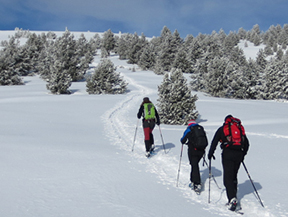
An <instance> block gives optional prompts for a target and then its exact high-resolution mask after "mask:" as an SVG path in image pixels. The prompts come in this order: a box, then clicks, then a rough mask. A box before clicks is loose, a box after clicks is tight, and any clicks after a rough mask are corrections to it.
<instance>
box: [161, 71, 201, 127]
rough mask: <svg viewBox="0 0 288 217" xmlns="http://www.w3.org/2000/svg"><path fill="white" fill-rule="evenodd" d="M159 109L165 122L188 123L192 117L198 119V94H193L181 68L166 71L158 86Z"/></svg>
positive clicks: (162, 120)
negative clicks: (169, 71)
mask: <svg viewBox="0 0 288 217" xmlns="http://www.w3.org/2000/svg"><path fill="white" fill-rule="evenodd" d="M158 95H159V99H158V100H157V101H158V102H159V103H158V108H159V109H158V110H159V116H160V118H161V122H162V123H164V124H176V125H177V124H178V125H181V124H186V123H187V121H188V120H190V119H196V118H197V117H198V112H197V111H196V105H195V102H196V100H197V99H198V97H197V95H192V94H191V91H190V90H189V88H188V85H187V80H186V78H184V76H183V73H182V72H181V70H179V69H172V72H171V74H169V73H166V74H165V75H164V78H163V82H162V84H161V85H160V86H158Z"/></svg>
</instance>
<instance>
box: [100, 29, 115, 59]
mask: <svg viewBox="0 0 288 217" xmlns="http://www.w3.org/2000/svg"><path fill="white" fill-rule="evenodd" d="M115 43H116V41H115V38H114V34H113V32H112V31H111V30H110V29H108V30H107V31H106V32H104V34H103V38H102V45H101V47H102V48H103V49H104V50H105V51H106V52H107V54H108V56H109V55H110V52H111V51H112V50H113V49H114V48H115Z"/></svg>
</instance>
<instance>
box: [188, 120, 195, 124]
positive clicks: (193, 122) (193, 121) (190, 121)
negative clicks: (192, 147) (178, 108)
mask: <svg viewBox="0 0 288 217" xmlns="http://www.w3.org/2000/svg"><path fill="white" fill-rule="evenodd" d="M192 124H196V121H195V120H194V119H191V120H189V121H188V126H191V125H192Z"/></svg>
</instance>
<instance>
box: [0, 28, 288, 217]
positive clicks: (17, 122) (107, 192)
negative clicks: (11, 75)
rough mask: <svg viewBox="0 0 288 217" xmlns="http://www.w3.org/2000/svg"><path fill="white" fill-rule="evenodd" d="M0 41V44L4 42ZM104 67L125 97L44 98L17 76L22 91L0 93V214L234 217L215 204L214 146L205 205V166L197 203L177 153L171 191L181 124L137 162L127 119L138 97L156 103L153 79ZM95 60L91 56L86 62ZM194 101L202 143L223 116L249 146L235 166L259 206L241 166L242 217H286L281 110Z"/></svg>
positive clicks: (39, 83) (269, 105) (134, 122)
mask: <svg viewBox="0 0 288 217" xmlns="http://www.w3.org/2000/svg"><path fill="white" fill-rule="evenodd" d="M2 33H3V32H0V39H1V40H3V39H7V35H5V34H3V35H2ZM84 34H85V33H84ZM248 48H251V45H249V46H248ZM248 48H247V49H248ZM246 52H248V53H249V51H248V50H247V51H246ZM252 52H254V53H255V51H252ZM110 59H111V60H112V61H113V62H114V64H115V66H119V67H118V68H117V71H118V72H120V73H121V75H122V76H124V78H125V80H126V81H127V82H128V83H129V85H128V90H129V91H128V92H127V93H126V94H123V95H88V93H87V92H86V82H75V83H73V84H72V86H71V88H70V90H72V92H73V94H71V95H52V94H49V92H48V91H47V90H46V83H45V82H44V81H43V80H41V79H40V78H39V77H38V76H34V77H25V78H24V81H25V85H22V86H0V93H1V94H0V120H1V121H0V128H1V131H0V147H1V152H0V159H1V164H0V182H1V187H0V195H2V196H1V199H0V204H1V206H0V213H1V216H9V217H31V216H41V217H51V216H57V217H58V216H59V217H60V216H61V217H66V216H67V217H74V216H75V217H79V216H83V217H92V216H93V217H94V216H104V217H106V216H107V217H108V216H109V217H110V216H126V217H130V216H131V217H135V216H140V217H146V216H149V217H150V216H155V217H156V216H157V217H159V216H165V217H174V216H180V217H181V216H191V215H193V216H201V217H209V216H238V214H234V213H232V212H230V211H228V210H227V209H226V207H225V206H224V205H225V203H226V202H227V201H226V200H227V199H226V192H225V188H224V186H223V182H222V176H223V174H222V166H221V157H220V155H221V150H220V147H217V151H216V153H215V156H216V160H213V161H212V173H213V175H214V176H215V179H216V181H217V183H218V185H219V186H220V187H221V189H218V188H217V186H216V184H215V183H214V181H213V180H211V203H208V184H209V179H208V176H209V175H208V168H207V167H206V166H205V165H204V166H203V165H202V161H201V163H200V168H201V176H202V182H203V183H204V191H203V192H202V194H201V195H200V196H197V195H196V194H195V193H194V192H192V191H191V190H190V189H189V188H188V184H189V173H190V165H189V163H188V158H187V147H186V146H184V149H183V157H182V161H181V167H180V178H179V186H178V187H176V178H177V172H178V168H179V159H180V152H181V143H180V138H181V137H182V135H183V132H184V130H185V129H186V126H171V125H164V124H161V125H160V128H159V127H158V126H156V127H155V129H154V131H153V133H154V137H155V144H156V155H155V156H153V157H152V158H150V159H147V158H146V157H145V149H144V142H143V132H142V127H141V124H140V121H138V119H137V118H136V114H137V111H138V108H139V105H140V103H141V102H142V99H143V97H144V96H148V97H149V98H150V99H151V100H152V102H154V104H156V105H157V98H158V96H157V87H158V85H160V84H161V82H162V78H163V76H160V75H156V74H154V73H153V72H151V71H140V70H139V69H138V70H137V71H136V72H132V70H131V68H132V67H131V65H128V64H127V63H126V61H121V60H119V59H118V57H117V56H111V57H110ZM99 62H100V58H99V56H96V57H95V59H94V63H93V64H94V65H97V63H99ZM193 94H195V93H193ZM197 95H198V97H199V100H198V101H197V102H196V106H197V110H198V111H199V114H200V117H199V119H198V120H197V121H198V122H199V123H200V124H201V125H202V126H204V128H205V130H206V132H207V135H208V139H209V142H211V140H212V138H213V135H214V133H215V132H216V130H217V129H218V127H219V126H221V125H222V123H223V119H224V117H225V116H226V115H228V114H232V115H234V116H236V117H238V118H240V119H241V120H242V122H243V124H244V127H245V130H246V132H247V136H248V139H249V141H250V150H249V152H248V155H247V156H246V158H245V164H246V166H247V168H248V171H249V173H250V176H251V177H252V179H253V182H254V184H255V186H256V189H257V191H258V193H259V195H260V197H261V199H262V201H263V203H264V205H265V208H263V207H262V206H261V205H260V203H259V201H258V200H257V198H256V196H255V193H254V189H253V187H252V185H251V182H250V180H249V178H248V176H247V173H246V172H245V170H244V169H243V167H242V166H241V168H240V170H239V175H238V181H239V190H238V198H239V199H240V201H241V205H242V208H243V212H244V213H245V214H244V216H253V217H255V216H261V217H263V216H264V217H279V216H288V209H287V204H288V198H287V197H286V195H287V194H286V193H285V192H286V189H287V187H286V182H287V179H288V172H287V169H286V165H287V163H288V162H287V156H286V155H287V154H286V153H287V150H288V148H287V142H288V134H287V129H288V127H287V124H288V116H287V110H288V104H287V103H283V102H277V101H256V100H234V99H222V98H213V97H209V96H207V95H205V94H202V93H197ZM136 129H137V131H136ZM135 131H136V141H135V146H134V151H133V152H132V145H133V139H134V135H135ZM161 133H162V136H163V140H164V144H165V150H166V153H165V151H164V149H163V144H162V139H161Z"/></svg>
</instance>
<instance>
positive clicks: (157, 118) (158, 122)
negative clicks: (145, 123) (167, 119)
mask: <svg viewBox="0 0 288 217" xmlns="http://www.w3.org/2000/svg"><path fill="white" fill-rule="evenodd" d="M155 117H156V124H157V125H160V118H159V114H158V112H157V109H156V108H155Z"/></svg>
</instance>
